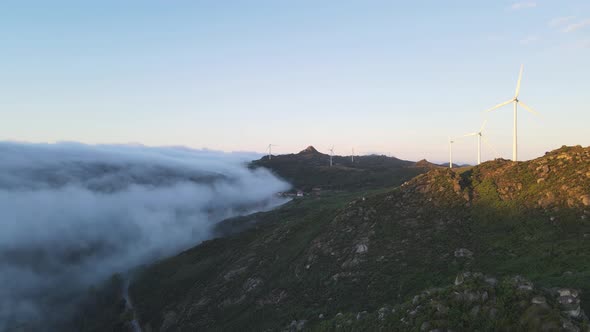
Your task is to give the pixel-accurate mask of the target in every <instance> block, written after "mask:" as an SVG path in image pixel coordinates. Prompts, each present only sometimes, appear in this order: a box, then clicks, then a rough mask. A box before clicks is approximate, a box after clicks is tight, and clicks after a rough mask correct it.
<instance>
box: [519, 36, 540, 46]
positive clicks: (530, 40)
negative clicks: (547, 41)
mask: <svg viewBox="0 0 590 332" xmlns="http://www.w3.org/2000/svg"><path fill="white" fill-rule="evenodd" d="M539 40H541V39H540V38H539V37H538V36H528V37H526V38H524V39H521V40H520V44H521V45H530V44H533V43H535V42H538V41H539Z"/></svg>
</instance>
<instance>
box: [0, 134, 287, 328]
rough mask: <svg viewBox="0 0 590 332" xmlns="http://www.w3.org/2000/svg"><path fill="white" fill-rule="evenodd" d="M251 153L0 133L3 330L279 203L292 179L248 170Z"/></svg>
mask: <svg viewBox="0 0 590 332" xmlns="http://www.w3.org/2000/svg"><path fill="white" fill-rule="evenodd" d="M249 157H251V155H248V154H228V153H220V152H214V151H207V150H191V149H187V148H182V147H167V148H150V147H143V146H131V145H100V146H89V145H83V144H77V143H58V144H25V143H9V142H0V229H1V231H0V284H1V285H2V287H0V331H3V330H7V329H9V328H12V327H15V326H16V325H18V324H20V323H19V322H23V321H34V320H47V319H49V317H51V316H55V315H56V314H58V315H59V314H62V313H60V312H59V311H60V310H61V311H63V314H66V313H65V310H66V308H65V305H64V308H61V307H60V304H64V303H67V302H68V301H67V299H68V298H70V297H72V296H74V295H75V294H76V293H77V292H80V291H81V290H84V289H86V288H87V287H88V286H90V285H92V284H93V283H96V282H98V281H100V280H103V279H105V278H108V277H109V276H110V275H112V274H113V273H115V272H119V271H126V270H128V269H129V268H132V267H134V266H137V265H138V264H141V263H146V262H149V261H152V260H155V259H158V258H161V257H163V256H166V255H171V254H174V253H175V252H178V251H180V250H182V249H185V248H188V247H190V246H193V245H195V244H198V243H199V242H201V241H203V240H206V239H207V238H209V237H210V236H211V232H212V227H213V226H214V225H215V223H216V222H218V221H220V220H222V219H225V218H227V217H231V216H235V215H238V214H245V213H250V212H254V211H259V210H264V209H269V208H271V207H274V206H276V205H278V204H280V203H282V202H283V201H282V200H281V199H279V198H277V197H276V195H275V193H276V192H279V191H284V190H286V189H287V188H288V184H286V183H284V182H282V181H281V180H279V179H277V178H275V177H274V176H273V175H272V174H270V173H269V172H268V171H266V170H263V169H258V170H250V169H248V168H247V167H246V166H245V164H244V163H245V162H246V161H247V159H249ZM60 299H61V300H60Z"/></svg>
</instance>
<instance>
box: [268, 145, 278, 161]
mask: <svg viewBox="0 0 590 332" xmlns="http://www.w3.org/2000/svg"><path fill="white" fill-rule="evenodd" d="M273 146H277V145H276V144H269V145H268V160H271V159H272V147H273Z"/></svg>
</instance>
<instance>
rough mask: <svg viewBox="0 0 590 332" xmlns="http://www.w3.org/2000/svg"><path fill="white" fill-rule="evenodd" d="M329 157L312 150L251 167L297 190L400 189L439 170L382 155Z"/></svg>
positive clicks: (261, 161) (265, 158) (311, 148)
mask: <svg viewBox="0 0 590 332" xmlns="http://www.w3.org/2000/svg"><path fill="white" fill-rule="evenodd" d="M332 162H333V166H332V167H330V156H329V155H327V154H323V153H320V152H318V151H317V150H316V149H315V148H314V147H313V146H309V147H307V148H306V149H304V150H302V151H301V152H299V153H296V154H286V155H278V156H272V158H270V159H269V158H268V156H265V157H263V158H261V159H259V160H256V161H254V162H252V167H265V168H268V169H270V170H272V171H273V172H274V173H275V174H277V175H278V176H280V177H282V178H284V179H285V180H287V181H289V182H290V183H292V184H293V185H294V186H295V187H296V188H297V189H301V190H304V191H310V190H312V189H313V188H321V189H327V190H359V189H375V188H384V187H391V186H398V185H400V184H401V183H403V182H404V181H406V180H407V179H409V178H411V177H414V176H416V175H418V174H421V173H424V172H425V171H427V170H429V169H431V168H433V167H436V166H435V165H434V164H430V163H415V162H412V161H406V160H401V159H398V158H394V157H387V156H383V155H369V156H355V157H354V162H353V161H352V159H351V157H350V156H334V157H333V160H332Z"/></svg>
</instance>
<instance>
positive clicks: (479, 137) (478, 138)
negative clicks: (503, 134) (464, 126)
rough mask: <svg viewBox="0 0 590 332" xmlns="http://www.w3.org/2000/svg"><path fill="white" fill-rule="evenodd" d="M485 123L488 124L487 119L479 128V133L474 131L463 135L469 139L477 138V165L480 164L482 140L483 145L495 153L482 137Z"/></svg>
mask: <svg viewBox="0 0 590 332" xmlns="http://www.w3.org/2000/svg"><path fill="white" fill-rule="evenodd" d="M486 123H488V119H486V120H485V121H484V122H483V124H482V125H481V128H479V131H476V132H474V133H469V134H466V135H463V137H470V136H477V164H478V165H479V164H481V141H482V139H483V141H484V143H485V144H486V145H487V146H488V147H489V148H490V149H492V150H494V151H496V149H494V148H493V147H492V145H491V144H490V143H489V142H488V140H487V139H486V138H485V137H484V136H483V130H484V129H485V127H486Z"/></svg>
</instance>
